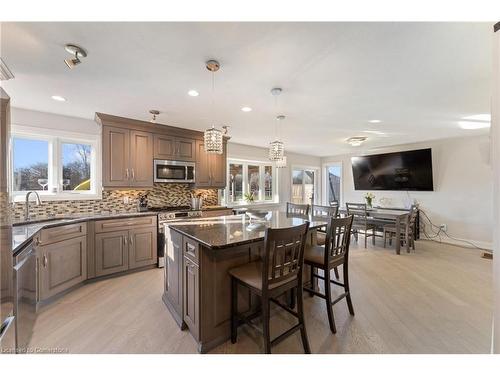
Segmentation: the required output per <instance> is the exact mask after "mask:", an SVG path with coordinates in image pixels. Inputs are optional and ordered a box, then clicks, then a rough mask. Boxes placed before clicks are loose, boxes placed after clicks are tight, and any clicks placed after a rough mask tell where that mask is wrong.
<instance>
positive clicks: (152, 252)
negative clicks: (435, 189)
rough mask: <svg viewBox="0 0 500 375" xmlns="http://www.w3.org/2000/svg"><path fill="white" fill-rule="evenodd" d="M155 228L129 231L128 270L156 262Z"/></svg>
mask: <svg viewBox="0 0 500 375" xmlns="http://www.w3.org/2000/svg"><path fill="white" fill-rule="evenodd" d="M156 234H157V228H156V227H149V228H139V229H132V230H130V231H129V249H128V250H129V256H128V260H129V268H130V269H133V268H139V267H144V266H148V265H150V264H155V263H156V262H157V261H158V251H157V249H158V248H157V244H156V241H157V239H156Z"/></svg>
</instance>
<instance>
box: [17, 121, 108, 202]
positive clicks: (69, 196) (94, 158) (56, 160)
mask: <svg viewBox="0 0 500 375" xmlns="http://www.w3.org/2000/svg"><path fill="white" fill-rule="evenodd" d="M10 136H11V139H12V138H27V139H39V140H45V141H47V142H48V143H49V150H48V152H49V154H48V176H47V178H48V180H49V186H48V190H45V191H41V190H37V192H38V193H39V194H40V196H41V197H42V198H43V199H44V200H50V201H52V200H54V201H55V200H89V199H102V183H101V164H102V163H101V158H102V155H101V137H100V135H99V134H86V133H80V132H70V131H62V130H55V129H44V128H39V127H35V126H25V125H16V124H14V125H13V126H12V129H11V135H10ZM63 143H82V144H87V145H90V146H91V156H90V163H91V168H90V173H91V174H90V179H91V186H90V190H88V191H82V192H70V191H63V190H62V187H61V186H60V183H59V181H60V180H61V179H62V163H61V162H60V156H61V147H62V144H63ZM12 157H13V147H11V152H10V155H9V160H10V162H9V176H12V175H13V160H12ZM11 191H12V193H11V197H12V201H13V202H19V201H22V200H24V197H25V195H26V192H25V191H15V190H14V181H13V179H12V178H11Z"/></svg>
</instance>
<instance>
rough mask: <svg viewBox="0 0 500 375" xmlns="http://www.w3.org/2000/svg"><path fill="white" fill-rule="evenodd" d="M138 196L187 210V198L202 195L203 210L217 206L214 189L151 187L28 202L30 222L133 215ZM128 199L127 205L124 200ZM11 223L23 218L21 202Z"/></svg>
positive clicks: (163, 185) (171, 185)
mask: <svg viewBox="0 0 500 375" xmlns="http://www.w3.org/2000/svg"><path fill="white" fill-rule="evenodd" d="M140 194H148V206H149V207H160V206H189V205H190V203H191V194H195V195H196V196H199V195H202V196H203V198H204V200H203V205H204V206H216V205H217V204H218V203H219V197H218V190H217V189H191V187H190V186H189V185H187V184H154V187H153V189H148V190H141V189H134V190H104V191H103V192H102V199H88V200H64V201H45V202H44V201H43V197H42V204H41V205H38V206H37V205H35V204H34V203H33V202H31V203H30V204H31V206H30V211H31V213H32V217H33V218H46V217H50V216H54V215H59V216H60V215H67V214H78V213H99V212H126V211H137V202H138V198H139V195H140ZM126 197H128V203H124V198H126ZM13 212H14V219H15V220H21V219H23V218H24V202H16V203H14V210H13Z"/></svg>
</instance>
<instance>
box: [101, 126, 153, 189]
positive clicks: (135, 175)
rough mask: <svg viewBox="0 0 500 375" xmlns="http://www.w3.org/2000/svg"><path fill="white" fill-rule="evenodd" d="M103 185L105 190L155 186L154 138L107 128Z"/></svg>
mask: <svg viewBox="0 0 500 375" xmlns="http://www.w3.org/2000/svg"><path fill="white" fill-rule="evenodd" d="M102 140H103V142H102V177H103V178H102V184H103V186H104V187H152V186H153V135H152V134H151V133H147V132H142V131H135V130H128V129H122V128H117V127H113V126H103V128H102Z"/></svg>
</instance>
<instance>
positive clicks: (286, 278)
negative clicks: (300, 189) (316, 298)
mask: <svg viewBox="0 0 500 375" xmlns="http://www.w3.org/2000/svg"><path fill="white" fill-rule="evenodd" d="M308 229H309V222H306V223H305V224H301V225H298V226H295V227H291V228H279V229H271V228H267V230H266V233H265V237H264V255H263V257H262V259H261V260H259V261H256V262H251V263H247V264H245V265H243V266H239V267H236V268H232V269H230V270H229V274H230V275H231V342H232V343H233V344H234V343H235V342H236V340H237V334H238V326H240V325H241V324H242V323H247V324H248V325H249V326H251V327H253V328H255V329H257V331H259V332H260V333H261V334H262V335H263V338H264V352H265V353H271V346H273V345H275V344H278V343H279V342H281V341H283V340H284V339H285V338H287V337H288V336H290V335H292V334H293V333H295V332H296V331H298V330H300V333H301V336H302V346H303V348H304V352H305V353H310V352H311V349H310V347H309V340H308V338H307V332H306V325H305V322H304V305H303V289H302V273H303V266H304V248H305V243H306V238H307V232H308ZM239 285H242V286H244V287H246V288H248V289H249V290H250V292H251V293H252V294H254V295H257V296H259V297H260V299H261V313H260V315H261V316H262V330H260V329H259V328H258V327H257V326H255V325H254V323H253V322H252V319H253V318H255V317H256V316H255V314H253V315H254V316H243V315H240V314H239V313H238V286H239ZM293 290H296V291H297V311H295V310H294V309H292V308H290V307H289V306H287V305H285V304H283V303H282V302H280V301H279V300H278V297H280V296H281V295H283V294H285V293H286V292H291V291H293ZM271 302H273V303H275V304H276V305H278V306H279V307H281V308H282V309H284V310H285V311H287V312H288V313H290V314H291V315H293V316H295V317H296V318H297V320H298V323H297V324H296V325H294V326H293V327H292V328H290V329H288V330H287V331H285V332H283V333H282V334H280V335H279V336H277V337H276V338H274V339H272V340H271V335H270V330H269V323H270V303H271Z"/></svg>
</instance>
